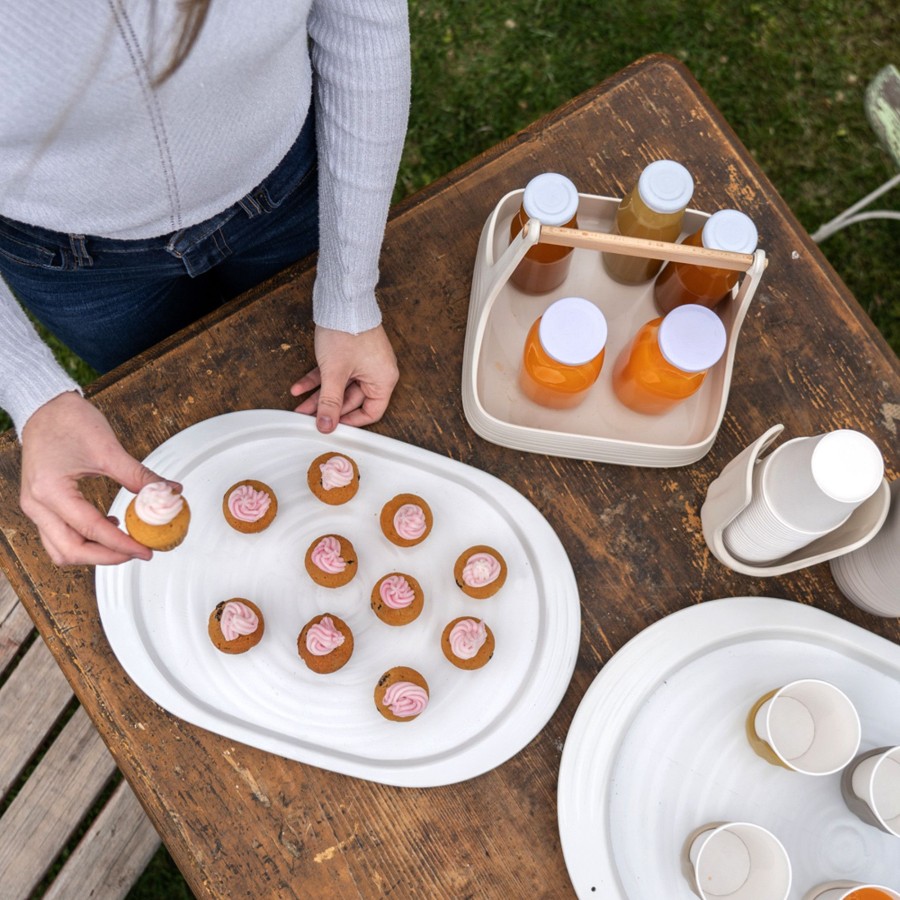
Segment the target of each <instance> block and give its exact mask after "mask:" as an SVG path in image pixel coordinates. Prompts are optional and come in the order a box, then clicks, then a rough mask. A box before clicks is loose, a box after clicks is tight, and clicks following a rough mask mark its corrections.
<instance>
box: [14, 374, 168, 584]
mask: <svg viewBox="0 0 900 900" xmlns="http://www.w3.org/2000/svg"><path fill="white" fill-rule="evenodd" d="M21 438H22V484H21V491H20V503H21V506H22V511H23V512H24V513H25V515H26V516H28V518H29V519H31V520H32V522H34V524H35V525H37V528H38V532H39V533H40V536H41V541H42V543H43V545H44V548H45V549H46V551H47V553H48V554H49V556H50V558H51V559H52V560H53V562H54V563H56V564H57V565H59V566H64V565H73V564H79V563H88V564H91V565H109V564H113V563H121V562H127V561H128V560H130V559H150V557H151V556H152V553H151V552H150V550H149V549H148V548H147V547H145V546H144V545H143V544H139V543H138V542H137V541H135V540H134V539H133V538H131V537H129V535H127V534H126V533H125V532H123V531H121V530H120V529H119V528H117V527H116V523H115V522H114V521H111V520H110V519H108V518H107V517H106V516H104V515H103V514H102V513H101V512H100V511H99V510H98V509H97V508H96V507H95V506H94V505H93V504H92V503H89V502H88V501H87V500H85V498H84V496H83V495H82V494H81V491H80V490H79V489H78V479H79V478H87V477H91V476H96V475H106V476H107V477H109V478H111V479H112V480H113V481H115V482H117V483H119V484H121V485H122V486H123V487H125V488H127V489H128V490H129V491H132V492H133V493H137V492H138V491H139V490H140V489H141V488H142V487H143V486H144V485H145V484H149V483H150V482H153V481H163V480H164V479H162V478H160V477H159V476H158V475H156V474H154V473H153V472H151V471H150V470H149V469H148V468H147V467H146V466H143V465H141V463H139V462H138V461H137V460H136V459H135V458H134V457H133V456H130V455H129V454H128V453H126V452H125V450H124V448H123V447H122V445H121V444H120V443H119V441H118V439H117V438H116V436H115V434H114V433H113V430H112V428H110V426H109V423H108V422H107V421H106V419H105V417H104V416H103V414H102V413H101V412H100V411H99V410H98V409H97V408H96V407H95V406H94V405H93V404H91V403H89V402H88V401H87V400H85V399H84V398H83V397H82V396H80V395H79V394H76V393H74V392H69V393H65V394H60V395H59V396H58V397H54V398H53V399H52V400H50V401H49V402H48V403H45V404H44V405H43V406H42V407H40V409H38V410H37V411H36V412H35V413H33V414H32V416H31V418H30V419H29V420H28V421H27V422H26V423H25V427H24V428H23V429H22V435H21Z"/></svg>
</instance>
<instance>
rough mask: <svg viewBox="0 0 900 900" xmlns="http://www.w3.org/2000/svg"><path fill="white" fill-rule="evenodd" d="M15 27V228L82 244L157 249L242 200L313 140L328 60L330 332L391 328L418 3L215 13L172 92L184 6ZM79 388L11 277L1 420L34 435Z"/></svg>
mask: <svg viewBox="0 0 900 900" xmlns="http://www.w3.org/2000/svg"><path fill="white" fill-rule="evenodd" d="M151 9H154V10H155V11H154V13H153V14H152V15H151V13H150V10H151ZM3 19H4V22H3V28H2V29H0V214H3V215H5V216H7V217H8V218H10V219H14V220H17V221H20V222H27V223H30V224H33V225H39V226H42V227H44V228H50V229H52V230H54V231H62V232H66V233H77V234H93V235H98V236H103V237H112V238H125V239H130V238H146V237H153V236H156V235H160V234H168V233H169V232H172V231H176V230H178V229H180V228H184V227H187V226H190V225H194V224H196V223H198V222H201V221H203V220H205V219H207V218H209V217H210V216H212V215H214V214H215V213H217V212H219V211H221V210H223V209H225V208H226V207H228V206H230V205H231V204H233V203H235V202H236V201H237V200H239V199H240V198H241V197H242V196H244V195H245V194H246V193H247V192H248V191H250V190H251V189H252V188H253V187H255V186H256V185H257V184H259V182H260V181H262V180H263V179H264V178H265V177H266V175H268V173H269V172H270V171H271V170H272V169H274V168H275V166H276V165H277V164H278V162H279V161H280V160H281V159H282V157H283V156H284V155H285V153H286V152H287V150H288V149H289V148H290V146H291V144H292V143H293V140H294V138H295V137H296V136H297V134H298V133H299V131H300V127H301V125H302V124H303V120H304V117H305V115H306V111H307V109H308V108H309V102H310V97H311V94H312V91H313V79H312V71H311V67H310V56H311V57H312V65H313V67H314V68H315V72H316V79H315V98H314V99H315V103H316V117H317V118H316V129H317V141H318V153H319V206H320V209H319V214H320V228H319V232H320V248H319V262H318V270H317V277H316V283H315V287H314V289H313V317H314V319H315V321H316V323H317V324H319V325H323V326H325V327H328V328H335V329H338V330H341V331H349V332H353V333H357V332H360V331H364V330H366V329H368V328H373V327H374V326H375V325H377V324H378V323H379V322H380V321H381V315H380V312H379V310H378V305H377V302H376V300H375V284H376V282H377V280H378V256H379V252H380V248H381V241H382V239H383V236H384V225H385V221H386V218H387V210H388V205H389V203H390V196H391V191H392V188H393V184H394V180H395V178H396V173H397V167H398V165H399V161H400V154H401V151H402V148H403V139H404V135H405V132H406V121H407V114H408V108H409V78H410V68H409V32H408V24H407V7H406V2H405V0H282V2H266V0H212V4H211V7H210V12H209V15H208V16H207V20H206V22H205V24H204V26H203V29H202V31H201V32H200V36H199V38H198V40H197V42H196V44H195V45H194V47H193V49H192V50H191V53H190V55H189V56H188V58H187V59H186V60H185V62H184V63H183V65H182V66H181V67H180V68H179V69H178V70H177V71H176V72H175V74H174V75H173V76H172V77H171V78H170V79H169V80H168V81H166V82H164V83H163V84H162V85H161V86H160V87H158V88H156V89H153V88H151V86H150V80H151V78H152V75H153V73H155V72H157V71H159V70H160V69H161V68H162V67H163V66H164V64H165V63H166V62H167V61H168V55H169V52H170V50H169V48H170V46H171V40H172V39H173V36H174V35H175V33H176V32H177V27H178V25H177V16H176V14H175V0H157V2H156V4H155V6H154V4H151V3H149V2H148V0H83V2H80V3H58V2H56V0H31V2H28V3H24V2H18V3H13V4H12V5H11V6H10V7H9V8H7V9H6V10H5V11H4V16H3ZM307 35H308V36H309V38H310V42H309V43H308V40H307ZM298 374H300V373H298ZM74 387H75V384H74V383H73V382H72V380H71V379H70V378H69V377H68V376H67V375H66V374H65V373H64V372H63V371H62V369H60V367H59V366H58V365H57V364H56V363H55V362H54V360H53V358H52V355H51V354H50V352H49V350H48V349H47V347H46V346H45V345H44V343H43V342H42V341H41V340H40V338H39V337H38V336H37V334H36V333H35V332H34V330H33V328H32V327H31V325H30V323H29V322H28V320H27V319H26V317H25V316H24V314H23V313H22V311H21V309H20V307H19V305H18V303H17V302H16V301H15V300H14V299H13V297H12V296H11V294H10V292H9V290H8V288H7V286H6V285H5V284H4V283H3V282H2V280H0V407H2V408H4V409H6V410H7V411H8V412H9V414H10V416H11V417H12V419H13V421H14V423H15V425H16V427H17V429H18V431H19V433H20V434H21V430H22V427H23V426H24V424H25V422H26V421H27V419H28V417H29V416H30V415H31V413H32V412H34V410H35V409H37V408H38V407H39V406H41V405H42V404H43V403H45V402H46V401H47V400H49V399H51V398H52V397H54V396H56V395H57V394H59V393H61V392H63V391H67V390H72V389H73V388H74Z"/></svg>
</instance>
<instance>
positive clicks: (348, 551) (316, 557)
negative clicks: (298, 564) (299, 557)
mask: <svg viewBox="0 0 900 900" xmlns="http://www.w3.org/2000/svg"><path fill="white" fill-rule="evenodd" d="M356 568H357V567H356V551H355V550H354V549H353V544H351V543H350V541H348V540H347V538H345V537H341V536H340V535H339V534H326V535H323V536H322V537H318V538H316V539H315V540H314V541H313V542H312V543H311V544H310V545H309V549H308V550H307V551H306V571H307V572H309V577H310V578H312V580H313V581H314V582H315V583H316V584H319V585H321V586H322V587H328V588H337V587H343V586H344V585H345V584H348V583H349V582H350V581H351V579H352V578H353V576H354V575H355V574H356Z"/></svg>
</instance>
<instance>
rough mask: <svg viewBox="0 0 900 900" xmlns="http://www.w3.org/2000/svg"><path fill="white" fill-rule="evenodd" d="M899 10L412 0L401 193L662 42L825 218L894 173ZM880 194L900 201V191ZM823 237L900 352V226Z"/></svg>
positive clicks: (781, 179)
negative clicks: (892, 98) (879, 127)
mask: <svg viewBox="0 0 900 900" xmlns="http://www.w3.org/2000/svg"><path fill="white" fill-rule="evenodd" d="M896 9H897V7H896V0H869V2H865V0H863V2H858V0H816V2H813V0H799V2H796V3H791V4H786V3H784V2H783V0H758V2H706V3H695V4H686V3H681V2H674V0H602V2H601V0H569V2H567V3H556V2H551V0H507V2H505V3H502V4H501V3H485V2H483V0H481V2H477V3H476V2H474V0H453V2H447V0H443V2H434V0H410V24H411V30H412V36H413V102H412V110H411V117H410V128H409V134H408V137H407V143H406V150H405V153H404V158H403V163H402V166H401V171H400V177H399V179H398V184H397V189H396V192H395V199H397V200H399V199H401V198H402V197H405V196H407V195H409V194H410V193H412V192H414V191H416V190H418V189H419V188H421V187H423V186H425V185H427V184H428V183H430V182H431V181H433V180H434V179H435V178H438V177H439V176H441V175H443V174H445V173H446V172H448V171H449V170H451V169H452V168H454V167H455V166H457V165H459V164H461V163H463V162H465V161H467V160H468V159H470V158H471V157H473V156H475V155H477V154H478V153H480V152H481V151H483V150H485V149H487V148H488V147H490V146H492V145H494V144H496V143H497V142H498V141H500V140H502V139H504V138H506V137H508V136H509V135H511V134H513V133H514V132H516V131H518V130H519V129H520V128H522V127H523V126H525V125H527V124H529V123H530V122H532V121H534V120H535V119H536V118H538V117H539V116H541V115H543V114H544V113H546V112H549V111H550V110H552V109H554V108H555V107H557V106H558V105H560V104H561V103H563V102H565V101H566V100H569V99H570V98H571V97H573V96H575V95H576V94H579V93H581V92H582V91H583V90H586V89H587V88H589V87H591V86H593V85H594V84H596V83H597V82H599V81H602V80H603V79H604V78H606V77H607V76H609V75H612V74H613V73H615V72H616V71H617V70H619V69H620V68H622V67H623V66H625V65H627V64H628V63H630V62H632V61H633V60H635V59H637V58H638V57H640V56H643V55H645V54H647V53H653V52H664V53H669V54H671V55H673V56H675V57H677V58H678V59H680V60H682V61H683V62H684V63H685V64H686V65H687V66H688V67H689V68H690V70H691V71H692V72H693V74H694V76H695V77H696V78H697V79H698V81H699V82H700V84H701V85H702V86H703V88H704V89H705V90H706V92H707V93H708V94H709V95H710V97H711V98H712V100H713V102H714V103H715V104H716V105H717V106H718V108H719V109H720V110H721V111H722V113H723V114H724V116H725V117H726V119H727V120H728V122H729V123H730V124H731V126H732V127H733V128H734V130H735V131H736V132H737V134H738V136H739V137H740V138H741V140H742V141H743V143H744V144H745V145H746V146H747V147H748V148H749V150H750V151H751V152H752V153H753V155H754V157H755V158H756V160H757V162H758V163H759V165H760V167H761V168H762V169H763V171H764V172H765V173H766V175H767V176H768V177H769V178H770V179H771V181H772V182H773V183H774V185H775V187H776V188H777V189H778V191H779V192H780V193H781V195H782V196H783V197H784V199H785V200H786V201H787V203H788V205H789V206H790V207H791V209H792V210H793V211H794V213H795V214H796V215H797V217H798V218H799V220H800V222H801V223H802V224H803V226H804V227H806V228H807V229H808V230H809V231H814V230H815V229H816V228H817V227H818V226H819V225H820V224H822V223H823V222H825V221H827V220H828V219H830V218H832V216H834V215H835V214H837V213H838V212H839V211H841V210H843V209H844V208H846V207H847V206H849V205H850V204H851V203H853V202H855V201H856V200H858V199H859V198H860V197H862V196H863V195H864V194H867V193H868V192H869V191H871V190H873V189H874V188H875V187H876V186H878V185H879V184H881V183H882V182H883V181H885V180H886V179H887V178H888V177H889V176H890V175H892V174H893V172H894V164H893V163H892V161H891V160H890V159H889V157H888V156H887V154H886V153H885V152H884V151H883V150H882V149H881V147H880V146H879V144H878V142H877V139H876V137H875V135H874V133H873V132H872V130H871V128H870V127H869V124H868V122H867V121H866V118H865V114H864V111H863V92H864V90H865V86H866V84H867V83H868V82H869V80H870V79H871V78H872V76H873V75H874V74H875V73H876V72H877V71H878V70H879V69H880V68H881V67H882V66H884V65H886V64H887V63H889V62H893V63H895V64H900V50H898V47H897V42H896V34H897V11H896ZM597 140H598V141H602V135H598V137H597ZM879 205H880V206H885V205H887V206H889V207H890V208H893V209H898V208H900V190H898V191H896V192H895V194H894V195H893V196H889V197H888V198H887V201H886V202H884V203H880V204H879ZM480 224H481V223H478V225H479V227H480ZM821 246H822V250H823V252H824V253H825V255H826V256H827V258H828V259H829V261H830V262H831V264H832V265H833V266H834V268H835V269H836V270H837V272H838V273H839V274H840V276H841V277H842V278H843V279H844V281H845V282H846V284H847V286H848V287H849V288H850V290H851V292H852V293H853V294H854V295H855V296H856V298H857V299H858V300H859V302H860V303H861V304H862V306H863V308H864V309H865V310H866V311H867V312H868V313H869V315H870V316H871V317H872V319H873V321H874V322H875V324H876V326H877V327H878V328H879V330H880V331H881V332H882V333H883V334H884V335H885V337H886V338H887V339H888V341H889V342H890V344H891V346H892V347H893V348H894V350H895V352H898V353H900V279H898V278H897V273H896V260H897V258H898V249H900V223H898V222H870V223H863V224H859V225H853V226H851V227H850V228H849V229H847V230H846V231H843V232H840V233H839V234H837V235H835V236H834V237H831V238H829V239H828V240H827V241H825V242H824V243H823V244H822V245H821ZM70 363H73V361H71V360H70ZM73 371H75V372H76V377H77V378H81V379H88V378H90V376H91V373H90V372H89V371H85V370H84V369H77V367H76V368H75V369H73ZM178 883H180V882H179V881H178V876H177V872H176V871H175V870H174V867H173V866H172V864H171V862H170V860H169V859H168V856H167V855H166V854H165V853H164V851H161V852H160V854H159V855H158V857H157V859H156V860H155V862H154V865H153V866H152V867H151V868H150V869H148V871H147V873H146V874H145V876H144V878H143V879H142V880H141V882H140V883H139V886H138V887H137V888H136V889H135V891H134V892H133V893H132V895H131V896H133V897H140V898H163V897H165V898H168V897H172V896H179V895H178V894H176V893H174V891H175V888H173V886H172V885H173V884H178Z"/></svg>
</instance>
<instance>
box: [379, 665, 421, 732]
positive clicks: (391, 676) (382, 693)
mask: <svg viewBox="0 0 900 900" xmlns="http://www.w3.org/2000/svg"><path fill="white" fill-rule="evenodd" d="M428 699H429V694H428V682H427V681H426V680H425V679H424V678H423V677H422V676H421V675H420V674H419V673H418V672H417V671H416V670H415V669H410V668H407V667H406V666H394V668H393V669H388V670H387V672H385V673H384V675H382V676H381V678H379V679H378V684H376V685H375V709H377V710H378V712H380V713H381V715H383V716H384V717H385V718H386V719H390V721H391V722H411V721H412V720H413V719H415V718H416V716H418V715H419V714H420V713H422V712H423V711H424V709H425V707H426V706H428Z"/></svg>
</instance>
